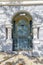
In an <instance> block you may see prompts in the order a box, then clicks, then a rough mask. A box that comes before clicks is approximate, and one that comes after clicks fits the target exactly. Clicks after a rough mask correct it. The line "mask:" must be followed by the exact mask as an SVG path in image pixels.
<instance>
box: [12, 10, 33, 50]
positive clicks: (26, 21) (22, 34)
mask: <svg viewBox="0 0 43 65" xmlns="http://www.w3.org/2000/svg"><path fill="white" fill-rule="evenodd" d="M12 24H13V29H12V39H13V51H17V50H18V51H22V50H25V51H26V50H30V49H32V47H33V44H32V38H33V34H32V17H31V15H30V14H29V13H28V12H24V11H22V12H17V13H16V15H15V16H14V17H13V20H12Z"/></svg>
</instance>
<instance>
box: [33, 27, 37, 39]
mask: <svg viewBox="0 0 43 65" xmlns="http://www.w3.org/2000/svg"><path fill="white" fill-rule="evenodd" d="M33 38H34V39H37V28H33Z"/></svg>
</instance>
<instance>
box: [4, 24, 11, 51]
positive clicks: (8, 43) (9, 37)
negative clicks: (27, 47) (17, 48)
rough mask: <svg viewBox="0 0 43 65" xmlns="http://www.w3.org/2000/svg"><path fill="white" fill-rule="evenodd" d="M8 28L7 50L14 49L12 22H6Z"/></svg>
mask: <svg viewBox="0 0 43 65" xmlns="http://www.w3.org/2000/svg"><path fill="white" fill-rule="evenodd" d="M6 28H7V32H6V34H7V38H6V46H7V48H6V49H5V51H12V24H6Z"/></svg>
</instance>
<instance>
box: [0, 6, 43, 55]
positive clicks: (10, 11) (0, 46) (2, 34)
mask: <svg viewBox="0 0 43 65" xmlns="http://www.w3.org/2000/svg"><path fill="white" fill-rule="evenodd" d="M22 10H24V11H28V12H29V13H30V15H31V16H32V18H33V20H32V21H33V55H40V56H42V55H43V5H39V6H38V5H37V6H0V51H12V38H11V39H6V25H11V24H12V17H13V16H14V15H15V14H16V13H17V12H18V11H22ZM38 27H39V39H38V38H37V28H38ZM34 31H35V32H34Z"/></svg>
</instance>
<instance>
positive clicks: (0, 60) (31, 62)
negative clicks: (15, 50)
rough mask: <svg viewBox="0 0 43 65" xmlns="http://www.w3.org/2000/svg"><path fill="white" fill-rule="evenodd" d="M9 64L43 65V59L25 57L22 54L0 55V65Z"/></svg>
mask: <svg viewBox="0 0 43 65" xmlns="http://www.w3.org/2000/svg"><path fill="white" fill-rule="evenodd" d="M8 62H10V63H11V64H14V65H19V62H22V63H24V65H43V57H32V56H24V55H22V54H16V55H15V54H7V53H0V65H6V63H8ZM9 65H10V64H9Z"/></svg>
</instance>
